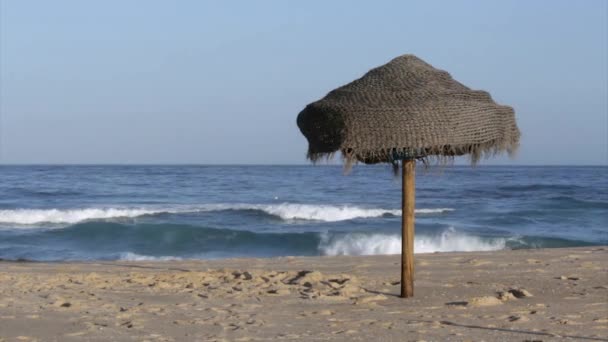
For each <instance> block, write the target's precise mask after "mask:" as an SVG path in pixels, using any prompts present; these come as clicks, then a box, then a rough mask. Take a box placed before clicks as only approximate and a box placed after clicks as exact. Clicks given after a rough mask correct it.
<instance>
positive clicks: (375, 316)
mask: <svg viewBox="0 0 608 342" xmlns="http://www.w3.org/2000/svg"><path fill="white" fill-rule="evenodd" d="M399 260H400V259H399V256H398V255H393V256H364V257H363V256H361V257H284V258H272V259H226V260H215V261H168V262H142V261H139V262H94V263H35V262H6V261H4V262H0V341H144V340H147V341H270V340H296V341H328V340H330V341H332V340H333V341H342V340H344V341H423V340H425V341H467V340H470V341H481V340H485V341H561V340H573V341H608V247H586V248H564V249H542V250H519V251H500V252H474V253H436V254H418V255H416V284H415V286H416V287H415V291H416V292H415V297H414V298H411V299H402V298H399V297H398V296H397V295H398V293H399V282H398V280H399V270H400V264H399Z"/></svg>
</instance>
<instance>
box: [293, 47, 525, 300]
mask: <svg viewBox="0 0 608 342" xmlns="http://www.w3.org/2000/svg"><path fill="white" fill-rule="evenodd" d="M297 122H298V127H299V128H300V130H301V131H302V134H304V136H306V138H307V139H308V143H309V145H308V158H309V159H310V160H312V161H313V162H315V161H317V160H319V159H320V158H322V157H330V156H331V155H333V154H334V153H335V152H338V151H340V152H341V153H342V155H343V157H344V163H345V166H346V168H347V169H348V168H350V167H351V165H352V164H354V163H356V162H363V163H366V164H373V163H391V164H393V165H394V166H396V167H398V165H399V163H400V162H401V164H402V165H403V210H404V212H403V250H402V252H403V253H402V254H403V255H402V256H403V268H402V281H401V289H402V296H403V297H409V296H411V295H412V294H413V276H412V273H413V254H412V253H413V220H414V219H413V211H414V165H415V161H416V160H421V161H423V162H426V161H428V160H429V159H439V161H449V160H451V159H453V158H454V157H455V156H461V155H470V157H471V163H472V164H475V163H477V161H478V160H479V159H480V158H482V157H487V156H491V155H495V154H498V153H501V152H508V153H509V154H510V155H512V154H513V153H514V152H515V150H516V149H517V147H518V145H519V135H520V134H519V129H518V128H517V124H516V122H515V114H514V112H513V109H512V108H511V107H508V106H502V105H499V104H497V103H496V102H494V101H493V100H492V98H491V97H490V94H488V93H487V92H485V91H479V90H472V89H470V88H468V87H466V86H465V85H463V84H461V83H459V82H457V81H456V80H454V79H453V78H452V77H451V76H450V74H448V73H447V72H445V71H443V70H439V69H435V68H434V67H433V66H431V65H430V64H428V63H426V62H424V61H423V60H421V59H420V58H418V57H416V56H414V55H403V56H399V57H397V58H395V59H393V60H392V61H390V62H389V63H387V64H385V65H382V66H380V67H377V68H375V69H372V70H370V71H369V72H367V73H366V74H365V75H363V77H361V78H359V79H357V80H355V81H353V82H351V83H349V84H346V85H344V86H342V87H339V88H337V89H335V90H332V91H331V92H329V94H327V95H326V96H325V97H324V98H322V99H320V100H318V101H316V102H313V103H311V104H309V105H308V106H306V108H304V110H302V112H300V114H299V115H298V121H297Z"/></svg>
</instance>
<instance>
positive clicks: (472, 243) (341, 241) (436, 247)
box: [319, 228, 507, 255]
mask: <svg viewBox="0 0 608 342" xmlns="http://www.w3.org/2000/svg"><path fill="white" fill-rule="evenodd" d="M506 243H507V239H506V238H494V239H484V238H481V237H478V236H472V235H468V234H465V233H461V232H457V231H456V230H454V229H453V228H450V229H447V230H445V231H443V232H442V233H441V234H439V235H435V236H429V235H417V236H416V237H415V238H414V252H415V253H433V252H456V251H459V252H471V251H495V250H501V249H505V247H506ZM319 250H320V251H321V252H322V254H324V255H376V254H400V253H401V236H399V235H392V234H371V235H370V234H365V233H350V234H346V235H345V236H341V237H334V238H329V237H327V236H324V237H323V239H322V241H321V244H320V245H319Z"/></svg>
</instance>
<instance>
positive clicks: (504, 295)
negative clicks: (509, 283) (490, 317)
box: [497, 291, 515, 302]
mask: <svg viewBox="0 0 608 342" xmlns="http://www.w3.org/2000/svg"><path fill="white" fill-rule="evenodd" d="M497 297H498V299H500V300H502V301H503V302H505V301H507V300H511V299H515V296H514V295H513V294H512V293H511V292H509V291H499V292H498V293H497Z"/></svg>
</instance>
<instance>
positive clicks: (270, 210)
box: [0, 203, 454, 225]
mask: <svg viewBox="0 0 608 342" xmlns="http://www.w3.org/2000/svg"><path fill="white" fill-rule="evenodd" d="M220 210H260V211H263V212H265V213H267V214H270V215H274V216H277V217H280V218H281V219H283V220H314V221H324V222H336V221H345V220H352V219H357V218H371V217H381V216H383V215H394V216H400V215H401V211H400V210H398V209H377V208H362V207H357V206H348V205H343V206H337V205H314V204H295V203H282V204H238V203H237V204H206V205H198V206H193V205H189V206H170V207H165V208H159V207H142V208H83V209H14V210H0V224H2V223H4V224H6V223H13V224H19V225H34V224H39V223H68V224H73V223H78V222H83V221H88V220H107V219H114V218H134V217H139V216H143V215H155V214H163V213H173V214H176V213H196V212H209V211H220ZM453 210H454V209H451V208H422V209H416V213H418V214H437V213H444V212H449V211H453Z"/></svg>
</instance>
